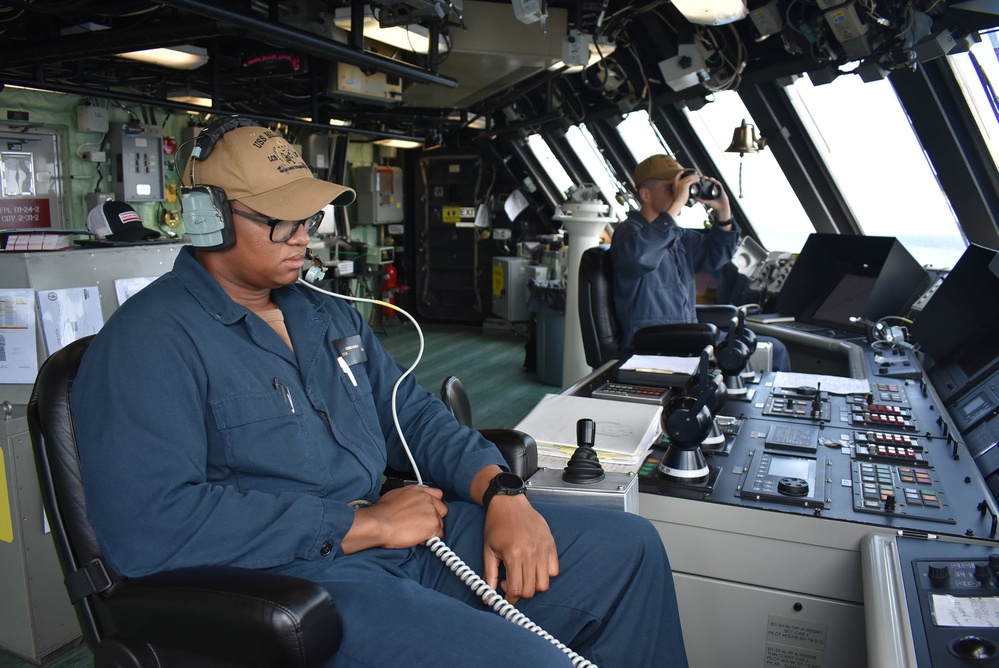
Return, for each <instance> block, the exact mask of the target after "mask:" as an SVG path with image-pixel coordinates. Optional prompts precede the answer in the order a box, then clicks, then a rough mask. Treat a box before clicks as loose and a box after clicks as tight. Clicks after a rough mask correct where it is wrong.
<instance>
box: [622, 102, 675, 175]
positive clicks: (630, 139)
mask: <svg viewBox="0 0 999 668" xmlns="http://www.w3.org/2000/svg"><path fill="white" fill-rule="evenodd" d="M617 133H618V134H619V135H620V136H621V141H623V142H624V145H625V146H627V147H628V151H630V152H631V156H632V157H633V158H634V159H635V162H636V163H638V162H641V161H642V160H645V159H646V158H647V157H649V156H650V155H655V154H657V153H667V154H669V153H672V152H673V151H671V150H670V149H669V146H667V145H666V140H664V139H663V136H662V135H661V134H659V130H658V129H657V128H656V126H654V125H652V124H651V123H650V122H649V112H647V111H645V110H644V109H640V110H638V111H633V112H631V113H630V114H628V115H626V116H625V117H624V120H622V121H621V122H620V123H618V125H617Z"/></svg>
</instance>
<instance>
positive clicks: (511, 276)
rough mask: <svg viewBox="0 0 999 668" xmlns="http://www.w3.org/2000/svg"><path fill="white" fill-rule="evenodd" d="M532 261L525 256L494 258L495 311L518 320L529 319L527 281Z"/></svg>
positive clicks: (506, 317)
mask: <svg viewBox="0 0 999 668" xmlns="http://www.w3.org/2000/svg"><path fill="white" fill-rule="evenodd" d="M530 264H531V261H530V260H528V259H527V258H523V257H494V258H493V313H495V314H496V315H498V316H499V317H501V318H503V319H504V320H509V321H510V322H518V321H523V320H528V319H529V315H528V311H527V297H528V295H527V281H528V279H529V278H530V277H531V276H532V275H533V273H532V272H531V271H530V270H529V269H528V267H529V266H530Z"/></svg>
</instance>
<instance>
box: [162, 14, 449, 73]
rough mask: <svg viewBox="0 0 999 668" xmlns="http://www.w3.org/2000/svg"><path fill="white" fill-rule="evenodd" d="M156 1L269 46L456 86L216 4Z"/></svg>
mask: <svg viewBox="0 0 999 668" xmlns="http://www.w3.org/2000/svg"><path fill="white" fill-rule="evenodd" d="M160 4H163V5H169V6H171V7H176V8H177V9H184V10H187V11H189V12H191V13H193V14H199V15H201V16H205V17H208V18H211V19H215V20H216V21H222V22H224V23H229V24H231V25H234V26H238V27H240V28H243V29H245V30H246V31H247V32H248V33H250V34H251V35H252V36H253V37H254V38H256V39H259V40H261V41H263V42H266V43H267V44H270V45H271V46H277V47H281V48H286V49H295V50H298V51H302V52H305V53H308V54H309V55H312V56H317V57H319V58H325V59H327V60H338V61H342V62H345V63H350V64H352V65H357V66H358V67H361V68H371V69H374V70H377V71H379V72H385V73H386V74H394V75H396V76H399V77H402V78H404V79H409V80H411V81H416V82H419V83H433V84H440V85H442V86H447V87H448V88H456V87H457V86H458V81H457V80H456V79H452V78H451V77H447V76H444V75H441V74H434V73H433V72H430V71H427V70H424V69H422V68H419V67H416V66H414V65H409V64H408V63H403V62H400V61H398V60H393V59H391V58H386V57H384V56H379V55H377V54H373V53H368V52H366V51H358V50H357V49H353V48H350V47H349V46H345V45H343V44H340V43H338V42H334V41H333V40H330V39H326V38H325V37H320V36H319V35H316V34H314V33H311V32H307V31H305V30H299V29H298V28H293V27H291V26H286V25H284V24H281V23H273V22H269V21H264V20H261V19H258V18H256V17H254V16H250V15H248V14H241V13H239V12H234V11H231V10H228V9H225V8H223V7H217V6H215V5H213V4H210V3H207V2H205V1H204V0H160Z"/></svg>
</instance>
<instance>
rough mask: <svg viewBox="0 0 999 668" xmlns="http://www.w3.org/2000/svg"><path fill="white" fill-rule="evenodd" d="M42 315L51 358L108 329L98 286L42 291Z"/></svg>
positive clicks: (43, 331)
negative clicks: (83, 339) (87, 337)
mask: <svg viewBox="0 0 999 668" xmlns="http://www.w3.org/2000/svg"><path fill="white" fill-rule="evenodd" d="M38 312H39V313H40V314H41V317H42V334H44V336H45V347H46V348H47V349H48V352H49V355H51V354H52V353H54V352H56V351H57V350H59V349H61V348H62V347H63V346H65V345H66V344H69V343H72V342H73V341H76V340H77V339H82V338H83V337H85V336H89V335H91V334H96V333H97V332H98V331H99V330H100V329H101V327H103V326H104V315H103V313H101V298H100V293H99V292H98V290H97V286H90V287H85V288H60V289H58V290H39V291H38Z"/></svg>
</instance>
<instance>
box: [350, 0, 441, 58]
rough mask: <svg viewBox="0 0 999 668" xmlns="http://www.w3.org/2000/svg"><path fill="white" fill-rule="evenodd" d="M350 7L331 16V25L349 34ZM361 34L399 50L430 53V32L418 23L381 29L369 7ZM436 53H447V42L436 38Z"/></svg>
mask: <svg viewBox="0 0 999 668" xmlns="http://www.w3.org/2000/svg"><path fill="white" fill-rule="evenodd" d="M350 22H351V19H350V7H340V8H339V9H337V10H336V12H335V13H334V14H333V25H335V26H336V27H337V28H341V29H343V30H346V31H348V32H350V27H351V26H350ZM361 31H362V33H363V34H364V36H365V37H367V38H368V39H373V40H375V41H376V42H381V43H383V44H389V45H391V46H394V47H396V48H399V49H405V50H407V51H412V52H413V53H422V54H424V55H426V54H427V53H428V52H429V51H430V31H429V30H428V29H427V28H425V27H424V26H421V25H420V24H418V23H410V24H408V25H401V26H389V27H385V28H383V27H382V25H381V23H380V22H379V21H378V17H377V16H375V14H374V13H373V12H372V11H371V8H370V7H365V9H364V21H363V27H362V28H361ZM437 49H438V53H445V52H446V51H447V41H446V40H445V39H444V38H443V37H441V36H438V38H437Z"/></svg>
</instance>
